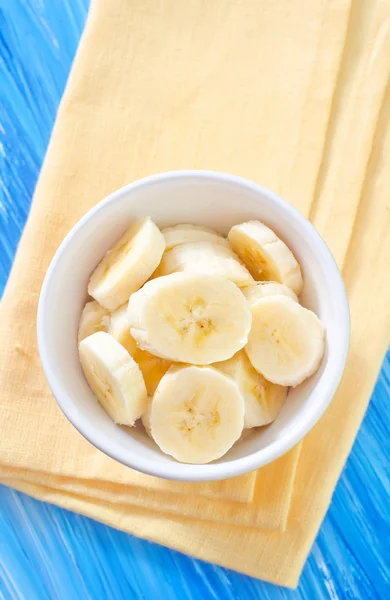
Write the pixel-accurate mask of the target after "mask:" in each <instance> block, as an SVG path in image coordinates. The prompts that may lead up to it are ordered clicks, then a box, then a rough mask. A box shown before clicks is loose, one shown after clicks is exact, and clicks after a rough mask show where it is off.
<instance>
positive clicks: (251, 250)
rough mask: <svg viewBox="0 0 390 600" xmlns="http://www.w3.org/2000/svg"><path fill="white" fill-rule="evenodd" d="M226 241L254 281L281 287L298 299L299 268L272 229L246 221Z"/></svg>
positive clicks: (300, 280)
mask: <svg viewBox="0 0 390 600" xmlns="http://www.w3.org/2000/svg"><path fill="white" fill-rule="evenodd" d="M228 239H229V242H230V244H231V246H232V248H233V250H234V251H235V252H236V253H237V254H238V256H239V257H240V258H241V260H242V261H243V263H244V264H245V266H246V267H247V269H248V270H249V271H250V273H251V274H252V275H253V277H254V278H255V279H256V280H257V281H264V280H265V281H276V282H278V283H284V284H285V285H287V286H288V287H289V288H291V289H292V290H293V292H295V294H297V296H299V294H300V293H301V290H302V285H303V280H302V273H301V267H300V266H299V264H298V262H297V260H296V258H295V256H294V255H293V253H292V252H291V250H290V249H289V248H288V247H287V246H286V244H285V243H284V242H282V240H281V239H279V238H278V236H277V235H276V233H274V232H273V231H272V229H270V228H269V227H267V226H266V225H264V224H263V223H260V221H248V222H247V223H241V225H235V226H234V227H232V228H231V230H230V231H229V235H228Z"/></svg>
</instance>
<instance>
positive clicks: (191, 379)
mask: <svg viewBox="0 0 390 600" xmlns="http://www.w3.org/2000/svg"><path fill="white" fill-rule="evenodd" d="M150 425H151V433H152V437H153V439H154V441H155V442H156V444H157V445H158V446H159V447H160V448H161V450H162V451H163V452H165V453H166V454H170V455H171V456H173V457H174V458H176V460H178V461H180V462H184V463H191V464H204V463H208V462H211V461H212V460H216V459H217V458H220V457H221V456H223V455H224V454H225V453H226V452H227V451H228V450H229V449H230V448H231V447H232V446H233V444H234V442H236V441H237V440H238V438H239V437H240V435H241V433H242V430H243V426H244V400H243V398H242V396H241V394H240V391H239V389H238V386H237V384H236V383H235V382H234V381H233V380H232V379H231V378H230V377H226V376H225V375H223V374H222V373H220V372H219V371H217V370H216V369H213V368H212V367H195V366H190V367H171V369H170V370H169V371H168V373H167V374H166V375H164V377H163V378H162V380H161V381H160V384H159V386H158V388H157V390H156V393H155V395H154V398H153V402H152V405H151V413H150Z"/></svg>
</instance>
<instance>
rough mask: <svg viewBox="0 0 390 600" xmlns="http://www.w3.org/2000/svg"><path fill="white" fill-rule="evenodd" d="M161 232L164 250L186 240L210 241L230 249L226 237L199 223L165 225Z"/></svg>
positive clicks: (184, 242)
mask: <svg viewBox="0 0 390 600" xmlns="http://www.w3.org/2000/svg"><path fill="white" fill-rule="evenodd" d="M161 233H162V234H163V235H164V238H165V250H170V249H171V248H173V247H174V246H180V244H186V243H187V242H211V243H213V244H220V245H221V246H225V248H229V249H230V250H231V247H230V244H229V242H228V240H227V239H226V238H224V237H222V235H219V234H218V233H217V232H216V231H214V230H213V229H208V228H207V227H202V226H201V225H190V224H188V223H183V224H181V225H174V226H173V227H166V228H165V229H162V230H161Z"/></svg>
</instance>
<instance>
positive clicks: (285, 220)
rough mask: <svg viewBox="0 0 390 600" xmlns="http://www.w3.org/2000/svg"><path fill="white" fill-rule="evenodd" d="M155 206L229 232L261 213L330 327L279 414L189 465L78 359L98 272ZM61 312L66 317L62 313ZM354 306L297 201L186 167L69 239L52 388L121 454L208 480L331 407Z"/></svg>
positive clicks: (55, 306) (106, 209)
mask: <svg viewBox="0 0 390 600" xmlns="http://www.w3.org/2000/svg"><path fill="white" fill-rule="evenodd" d="M147 215H150V216H151V217H152V218H153V220H154V221H155V222H156V223H157V224H158V225H159V226H161V227H163V226H167V225H172V224H176V223H195V224H201V225H206V226H209V227H212V228H214V229H216V230H218V231H219V232H221V233H223V234H226V233H227V232H228V230H229V228H230V227H231V226H232V225H234V224H236V223H240V222H242V221H245V220H248V219H260V220H261V221H263V222H264V223H266V224H267V225H269V226H270V227H271V228H272V229H274V230H275V231H276V233H277V234H278V235H279V236H280V237H281V238H282V239H283V240H284V241H285V242H286V243H287V244H288V246H289V247H290V248H291V249H292V251H293V252H294V254H295V255H296V257H297V259H298V260H299V262H300V264H301V266H302V269H303V275H304V290H303V293H302V296H301V302H302V304H303V305H304V306H306V307H308V308H310V309H311V310H313V311H314V312H315V313H316V314H317V315H318V317H319V318H320V319H321V321H322V322H323V323H324V325H325V327H326V353H325V356H324V359H323V361H322V365H321V367H320V369H319V371H318V372H317V373H316V374H315V375H314V376H313V377H311V378H310V379H308V380H306V381H305V382H304V383H303V384H302V385H300V386H299V387H297V388H295V389H291V390H290V392H289V394H288V400H287V402H286V404H285V406H284V408H283V409H282V411H281V413H280V415H279V416H278V418H277V419H276V420H275V422H274V423H273V424H272V425H270V426H268V427H264V428H257V429H255V430H251V431H250V433H249V434H247V435H245V436H243V438H242V440H240V441H239V442H237V443H236V444H235V446H234V447H233V448H232V449H231V450H230V451H229V452H228V453H227V454H226V455H225V456H224V457H223V458H221V459H220V460H219V461H216V462H214V463H211V464H208V465H201V466H200V465H183V464H180V463H178V462H176V461H175V460H174V459H172V458H171V457H169V456H167V455H165V454H163V453H162V452H161V451H160V450H159V448H158V447H157V446H156V445H155V444H154V443H153V442H152V441H151V440H150V438H149V437H148V436H147V435H146V433H145V432H144V431H143V429H142V426H140V427H137V428H125V427H118V426H116V425H114V423H113V422H112V421H111V420H110V418H109V417H108V416H107V414H106V413H105V412H104V410H103V409H102V408H101V406H100V405H99V404H98V402H97V401H96V399H95V397H94V396H93V394H92V392H91V390H90V388H89V387H88V385H87V383H86V381H85V379H84V376H83V373H82V370H81V367H80V363H79V358H78V351H77V329H78V323H79V319H80V314H81V310H82V308H83V306H84V304H85V301H86V299H87V284H88V279H89V276H90V274H91V272H92V271H93V269H94V268H95V266H96V265H97V263H98V262H99V261H100V260H101V258H102V257H103V255H104V254H105V252H106V251H107V250H108V249H109V248H110V246H111V245H112V244H113V243H114V242H115V241H116V240H117V238H118V237H119V236H120V234H121V233H122V232H123V231H124V230H125V229H126V228H127V226H128V225H129V224H130V223H131V222H132V221H133V220H134V219H136V218H139V217H142V216H147ZM58 315H61V318H60V319H59V318H58ZM348 327H349V320H348V306H347V302H346V297H345V291H344V287H343V284H342V280H341V277H340V274H339V272H338V269H337V267H336V265H335V263H334V261H333V259H332V257H331V255H330V253H329V251H328V249H327V247H326V246H325V244H324V242H323V241H322V239H321V238H320V236H319V235H318V234H317V233H316V232H315V230H314V229H313V228H312V226H311V225H310V224H309V223H308V222H307V221H306V220H305V219H304V218H303V217H301V216H300V215H299V213H298V212H297V211H295V210H294V209H293V208H292V207H290V206H289V205H288V204H286V203H284V202H283V201H282V200H280V199H279V198H278V197H277V196H275V195H274V194H272V193H271V192H269V191H268V190H265V189H262V188H260V187H259V186H256V185H255V184H251V183H250V182H245V181H244V180H241V179H239V178H234V177H232V176H227V175H221V174H219V175H218V174H212V173H206V172H205V173H196V172H187V173H186V172H183V173H179V174H177V173H176V174H165V175H163V176H155V177H151V178H148V179H147V180H143V181H141V182H138V183H136V184H133V185H130V186H127V188H123V189H122V190H119V191H118V192H116V193H115V194H113V195H112V196H110V197H109V198H108V199H106V200H105V201H104V202H102V203H100V204H99V205H98V206H97V207H96V208H95V209H93V210H92V211H91V212H90V213H88V215H86V217H84V218H83V219H82V220H81V221H80V222H79V223H78V224H77V225H76V227H75V228H74V229H73V230H72V231H71V233H70V234H69V235H68V236H67V238H66V239H65V240H64V242H63V244H62V245H61V247H60V249H59V251H58V252H57V254H56V256H55V258H54V259H53V262H52V265H51V266H50V269H49V271H48V274H47V276H46V280H45V284H44V287H43V290H42V295H41V301H40V307H39V316H38V338H39V347H40V352H41V358H42V363H43V366H44V370H45V373H46V376H47V379H48V381H49V384H50V387H51V389H52V391H53V393H54V395H55V397H56V398H57V400H58V402H59V404H60V406H61V407H62V409H63V411H64V412H65V414H66V415H67V417H68V418H69V420H70V421H71V422H72V423H73V424H74V425H75V426H76V427H77V428H78V429H79V431H80V432H81V433H82V434H83V435H85V437H87V439H89V440H90V441H91V442H92V443H93V444H94V445H96V446H97V447H99V448H100V449H102V450H103V451H105V452H106V453H107V454H109V455H111V456H113V457H114V458H116V459H117V460H119V461H121V462H123V463H124V464H127V465H128V466H132V467H135V468H137V469H139V470H142V471H144V472H147V473H150V474H153V475H158V476H162V477H166V478H170V479H184V480H208V479H219V478H225V477H228V476H231V475H235V474H239V473H242V472H245V471H249V470H251V469H254V468H256V467H258V466H261V465H263V464H266V463H267V462H269V461H270V460H273V459H274V458H277V457H278V456H280V455H281V454H283V453H284V452H286V451H287V450H288V449H290V448H291V447H292V446H293V445H294V444H295V443H297V442H298V441H299V440H300V439H301V438H302V437H303V435H304V434H305V433H307V431H308V430H309V429H310V428H311V427H312V426H313V424H314V423H315V422H316V421H317V420H318V418H319V417H320V416H321V414H322V412H323V411H324V410H325V408H326V406H327V405H328V404H329V402H330V400H331V398H332V396H333V394H334V391H335V388H336V387H337V384H338V381H339V379H340V376H341V373H342V370H343V367H344V362H345V358H346V351H347V345H348V335H349V333H348Z"/></svg>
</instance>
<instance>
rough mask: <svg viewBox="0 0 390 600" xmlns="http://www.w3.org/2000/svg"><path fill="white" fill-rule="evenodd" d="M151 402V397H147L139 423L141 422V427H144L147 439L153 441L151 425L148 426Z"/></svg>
mask: <svg viewBox="0 0 390 600" xmlns="http://www.w3.org/2000/svg"><path fill="white" fill-rule="evenodd" d="M152 401H153V397H152V396H148V404H147V408H146V410H145V412H144V414H143V415H142V417H141V421H142V425H143V426H144V429H145V431H146V433H147V434H148V436H149V437H151V438H152V439H153V436H152V430H151V425H150V413H151V410H152Z"/></svg>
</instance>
